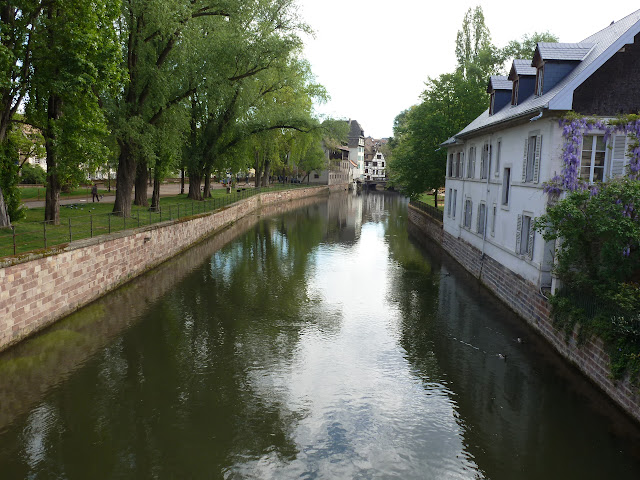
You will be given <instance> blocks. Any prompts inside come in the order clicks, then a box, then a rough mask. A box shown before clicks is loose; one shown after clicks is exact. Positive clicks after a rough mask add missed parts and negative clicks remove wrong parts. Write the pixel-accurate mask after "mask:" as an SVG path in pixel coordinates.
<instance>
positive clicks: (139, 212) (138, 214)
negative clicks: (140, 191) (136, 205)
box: [138, 211, 140, 228]
mask: <svg viewBox="0 0 640 480" xmlns="http://www.w3.org/2000/svg"><path fill="white" fill-rule="evenodd" d="M138 228H140V211H138Z"/></svg>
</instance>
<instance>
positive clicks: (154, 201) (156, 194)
mask: <svg viewBox="0 0 640 480" xmlns="http://www.w3.org/2000/svg"><path fill="white" fill-rule="evenodd" d="M160 183H161V179H160V177H159V176H158V174H157V173H156V174H154V176H153V194H152V195H151V210H153V211H156V210H158V208H160Z"/></svg>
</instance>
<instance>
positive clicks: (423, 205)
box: [409, 200, 443, 222]
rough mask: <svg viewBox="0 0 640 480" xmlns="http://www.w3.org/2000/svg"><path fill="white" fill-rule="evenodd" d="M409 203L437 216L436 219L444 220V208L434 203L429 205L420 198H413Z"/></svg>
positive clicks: (434, 216)
mask: <svg viewBox="0 0 640 480" xmlns="http://www.w3.org/2000/svg"><path fill="white" fill-rule="evenodd" d="M409 204H410V205H412V206H414V207H416V208H417V209H418V210H421V211H423V212H424V213H426V214H427V215H429V216H430V217H432V218H435V219H436V220H439V221H440V222H442V220H443V212H442V210H438V209H437V208H436V207H434V206H432V205H427V204H426V203H424V202H421V201H419V200H411V201H410V202H409Z"/></svg>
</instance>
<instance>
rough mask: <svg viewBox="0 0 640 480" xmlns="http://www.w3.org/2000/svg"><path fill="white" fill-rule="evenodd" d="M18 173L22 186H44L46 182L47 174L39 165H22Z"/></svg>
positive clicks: (26, 163)
mask: <svg viewBox="0 0 640 480" xmlns="http://www.w3.org/2000/svg"><path fill="white" fill-rule="evenodd" d="M20 173H21V179H20V183H22V184H29V185H35V184H44V183H45V182H46V180H47V172H45V171H44V169H43V168H42V167H41V166H40V165H31V164H30V163H29V162H25V164H24V165H22V169H21V171H20Z"/></svg>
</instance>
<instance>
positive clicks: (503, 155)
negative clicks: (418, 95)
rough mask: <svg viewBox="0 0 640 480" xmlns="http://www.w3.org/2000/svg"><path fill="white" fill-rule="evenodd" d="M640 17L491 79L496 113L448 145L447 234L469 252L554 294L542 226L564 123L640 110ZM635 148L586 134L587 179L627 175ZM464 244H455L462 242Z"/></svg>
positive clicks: (546, 46) (547, 47)
mask: <svg viewBox="0 0 640 480" xmlns="http://www.w3.org/2000/svg"><path fill="white" fill-rule="evenodd" d="M639 75H640V10H639V11H636V12H634V13H632V14H631V15H629V16H627V17H625V18H623V19H622V20H620V21H618V22H615V23H612V24H611V25H609V26H608V27H606V28H605V29H603V30H601V31H600V32H598V33H596V34H594V35H592V36H590V37H588V38H586V39H584V40H583V41H581V42H579V43H574V44H568V43H558V44H553V43H539V44H538V45H537V48H536V52H535V55H534V58H533V59H527V60H526V61H525V60H515V61H514V63H513V66H512V68H511V72H510V75H509V77H492V78H491V79H490V81H489V86H488V90H487V91H488V93H489V94H490V97H489V98H488V101H487V103H488V105H489V108H488V109H487V110H486V111H485V112H484V113H482V114H481V115H480V116H479V117H478V118H476V119H475V120H474V121H473V122H472V123H470V124H469V125H467V127H465V128H464V129H463V130H462V131H460V132H459V133H457V134H456V135H455V136H454V137H452V138H451V139H449V140H448V141H447V142H445V144H444V145H446V146H447V154H448V157H447V172H446V177H447V178H446V199H445V211H444V227H443V228H444V235H445V236H447V235H450V236H451V237H453V238H454V239H457V240H459V241H462V242H466V243H467V244H470V245H471V246H472V247H475V249H476V250H477V251H478V252H479V254H480V255H487V256H489V257H491V258H493V259H494V260H496V261H497V262H499V263H500V264H501V265H503V266H505V267H506V268H508V269H509V270H511V271H512V272H515V273H516V274H518V275H520V276H521V277H523V278H524V279H525V280H526V281H527V282H529V283H531V284H533V286H535V287H537V288H542V289H547V288H553V286H554V285H552V283H554V281H553V279H552V276H551V273H550V272H551V267H552V265H553V261H554V251H555V245H553V244H547V243H545V242H544V241H543V239H542V237H541V236H540V234H539V233H536V232H535V231H534V229H533V222H534V220H535V218H536V217H539V216H540V215H542V214H543V213H544V212H545V209H546V205H547V202H548V196H547V194H545V193H544V191H543V183H544V182H547V181H550V180H551V179H552V178H553V177H555V176H556V175H558V174H560V173H561V171H562V169H563V161H562V151H563V145H564V142H565V139H564V137H563V131H562V127H561V126H560V125H559V119H561V118H562V117H563V116H564V115H565V114H566V113H567V112H568V111H571V110H573V111H575V112H577V113H579V114H584V115H597V116H598V117H601V118H611V117H615V116H616V115H618V114H620V113H637V112H638V111H640V81H639V80H638V78H640V77H639ZM629 142H630V140H629V139H627V138H626V137H625V136H624V135H622V136H620V135H614V136H612V137H610V138H609V139H608V140H606V142H605V137H604V131H598V130H595V131H591V132H587V133H586V134H585V136H584V141H583V144H582V146H581V151H580V158H581V165H580V174H581V178H582V179H584V180H587V181H589V182H594V181H599V180H604V181H606V180H607V179H608V178H611V177H614V176H618V175H622V174H623V172H624V165H625V164H626V163H627V162H628V158H627V157H626V152H627V147H628V145H629ZM454 241H455V240H454Z"/></svg>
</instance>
